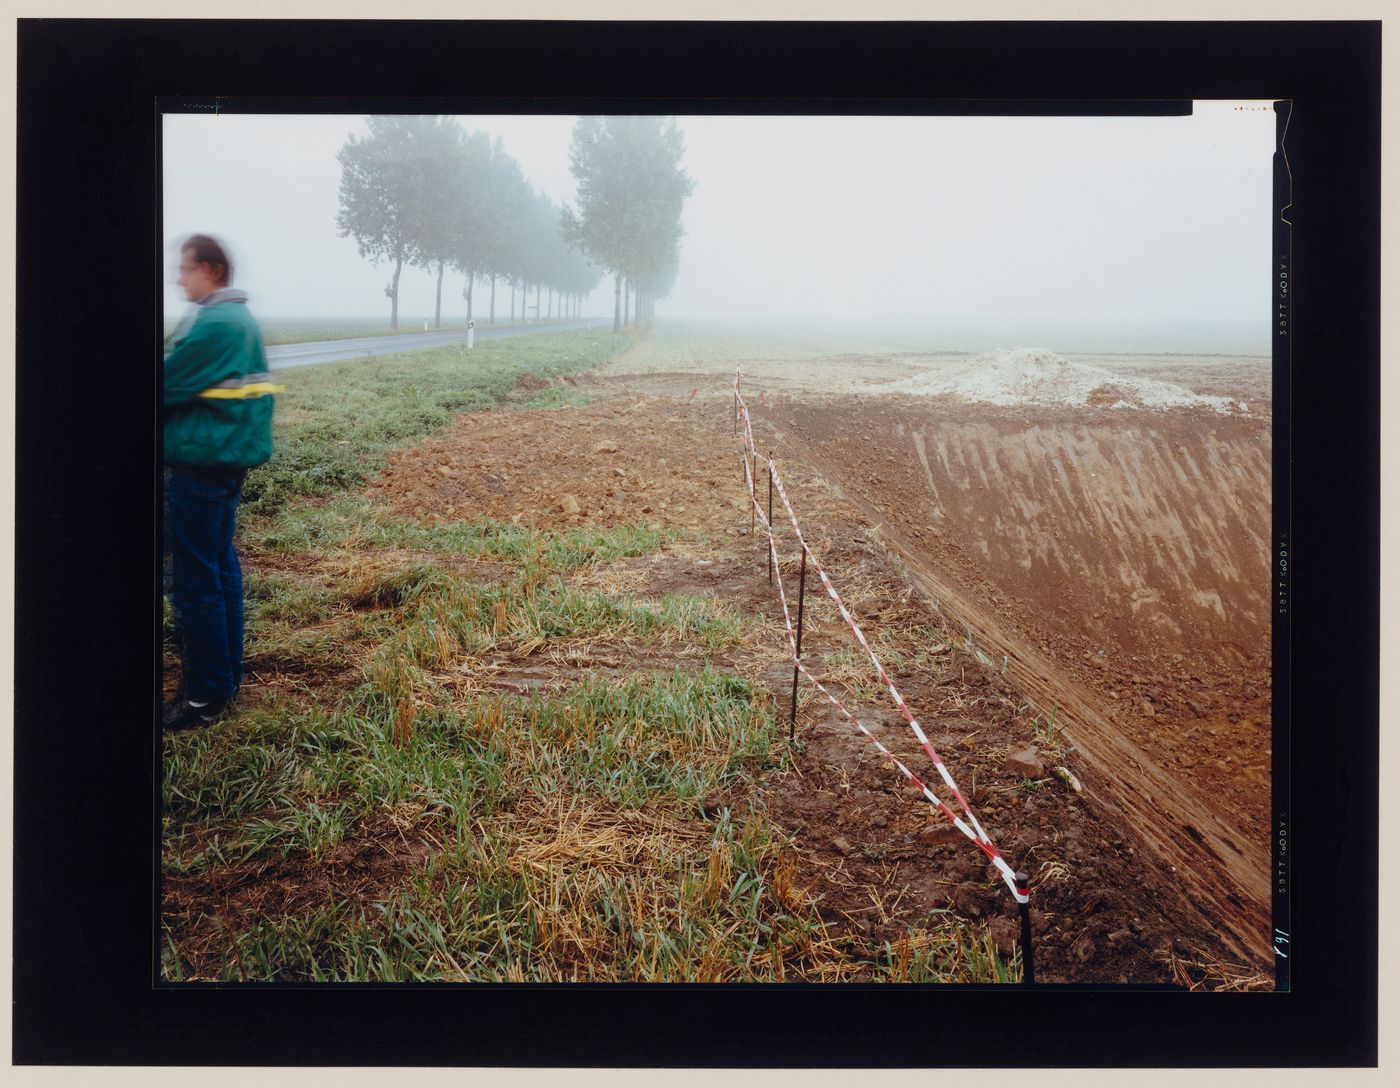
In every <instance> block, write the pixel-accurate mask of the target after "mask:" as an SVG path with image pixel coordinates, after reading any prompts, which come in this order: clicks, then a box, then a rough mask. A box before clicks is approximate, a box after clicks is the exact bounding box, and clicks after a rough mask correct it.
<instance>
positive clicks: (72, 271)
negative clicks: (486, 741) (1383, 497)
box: [13, 20, 1380, 1066]
mask: <svg viewBox="0 0 1400 1088" xmlns="http://www.w3.org/2000/svg"><path fill="white" fill-rule="evenodd" d="M466 57H470V58H471V60H470V63H469V64H468V63H465V62H464V58H466ZM18 59H19V68H18V73H19V125H20V128H19V158H18V164H19V214H18V218H17V225H18V243H19V257H20V261H21V264H20V267H21V268H22V269H23V275H22V276H21V277H20V278H19V280H18V304H19V310H18V312H19V320H18V328H17V334H16V335H17V349H18V357H17V380H16V427H17V440H18V458H17V469H18V496H17V498H18V510H17V558H16V568H17V569H16V572H15V585H16V612H17V638H16V651H15V656H16V676H17V690H16V735H15V755H16V770H15V773H16V782H15V823H14V826H15V840H16V842H15V859H14V860H15V888H16V901H15V914H14V918H15V955H16V960H15V974H14V981H15V1006H14V1021H13V1023H14V1058H15V1060H16V1061H18V1062H21V1063H28V1062H53V1063H63V1064H81V1063H99V1064H166V1063H178V1064H325V1065H334V1064H346V1065H372V1064H405V1065H413V1064H432V1065H439V1064H441V1065H453V1064H488V1065H489V1064H527V1065H552V1064H575V1065H737V1066H763V1065H790V1066H832V1065H864V1066H926V1065H927V1066H935V1065H936V1066H949V1065H953V1066H959V1065H961V1066H976V1065H983V1064H988V1065H1004V1064H1024V1065H1084V1066H1105V1065H1130V1066H1131V1065H1159V1064H1160V1065H1186V1066H1191V1065H1330V1064H1373V1063H1374V1060H1375V1055H1376V1030H1375V1029H1376V1017H1375V990H1376V978H1375V968H1374V954H1373V949H1374V945H1373V935H1374V934H1375V933H1376V920H1377V914H1376V906H1375V903H1376V881H1375V875H1374V874H1375V858H1376V856H1377V854H1376V832H1375V828H1376V813H1377V805H1376V797H1377V792H1376V791H1377V771H1376V768H1377V755H1378V743H1377V733H1376V720H1377V704H1376V697H1375V692H1376V690H1377V682H1378V669H1377V664H1376V662H1377V656H1378V623H1379V613H1378V600H1377V597H1378V569H1379V530H1378V524H1379V510H1378V495H1379V418H1378V403H1379V363H1378V360H1379V331H1378V312H1379V309H1378V308H1379V139H1380V136H1379V133H1380V128H1379V70H1380V68H1379V65H1380V31H1379V24H1375V23H1251V24H1246V23H1208V24H1192V23H1132V24H1068V23H1021V24H980V23H949V24H888V23H885V24H860V25H856V24H821V23H817V24H743V25H720V24H621V25H619V24H577V23H574V24H562V23H554V24H548V23H533V22H508V23H492V24H473V25H467V24H456V23H424V22H405V23H339V22H322V21H316V22H225V21H203V20H200V21H165V22H148V21H139V20H121V21H115V20H114V21H89V20H20V22H19V58H18ZM341 92H344V93H345V94H349V95H354V96H356V97H357V98H358V99H360V100H362V101H364V100H374V101H376V102H377V103H378V104H379V106H380V107H381V108H384V109H389V110H392V109H393V108H394V107H393V106H392V104H391V102H390V101H389V100H397V101H399V102H402V101H403V99H404V98H414V99H418V100H420V101H421V102H427V103H436V104H437V105H435V106H433V107H432V108H433V109H434V110H436V109H441V110H443V111H444V112H458V111H461V112H474V111H477V110H479V109H481V107H482V104H483V103H488V102H489V103H492V108H493V109H496V110H501V100H502V99H512V100H513V101H514V102H515V104H516V106H517V107H518V108H519V110H521V111H522V112H538V111H537V109H536V106H537V105H538V104H539V103H541V102H544V101H549V103H550V110H551V111H553V110H555V109H562V108H563V107H564V106H565V105H567V104H568V103H571V102H572V103H575V107H574V109H571V110H569V112H576V111H577V110H578V109H580V108H582V106H583V105H585V104H587V105H590V106H598V107H599V109H600V112H601V111H609V112H610V110H607V106H608V105H609V104H611V105H613V106H614V107H615V108H616V109H617V110H618V111H625V110H627V109H631V108H638V109H640V108H643V104H644V103H668V102H669V103H672V104H675V103H676V102H677V101H678V100H681V101H683V100H703V101H704V102H705V103H706V104H707V108H706V109H705V110H700V111H692V110H687V109H677V112H731V111H732V112H757V111H763V112H769V111H770V109H771V112H786V111H788V110H791V112H831V111H833V110H834V109H837V108H839V103H841V102H844V103H846V104H847V106H848V109H849V112H853V113H864V112H884V111H888V112H904V110H901V109H899V108H898V107H899V105H900V103H902V102H903V103H905V104H906V105H909V104H911V103H922V104H923V105H922V107H920V106H918V105H913V106H912V108H910V109H909V112H923V110H924V109H927V108H928V104H929V103H930V102H936V101H937V100H940V99H941V100H947V99H958V100H959V101H963V102H966V101H969V100H973V101H981V102H982V103H983V104H985V105H988V106H991V105H994V104H995V103H998V102H1000V103H1006V102H1008V101H1015V100H1020V99H1036V100H1040V101H1042V102H1043V101H1044V100H1046V99H1054V100H1059V101H1061V102H1075V101H1078V100H1084V99H1093V100H1104V99H1115V100H1119V101H1122V102H1134V101H1137V102H1142V101H1156V102H1169V101H1181V100H1189V99H1192V98H1258V99H1269V100H1272V99H1279V98H1288V99H1292V100H1293V102H1294V112H1293V116H1292V120H1291V122H1290V129H1289V139H1288V146H1289V149H1290V161H1291V165H1292V169H1293V175H1294V194H1293V195H1294V204H1295V206H1294V211H1293V221H1294V224H1295V226H1294V231H1293V263H1294V268H1295V277H1294V284H1295V290H1296V295H1295V297H1294V299H1293V303H1292V307H1293V313H1292V316H1293V321H1294V332H1295V339H1294V342H1293V350H1294V364H1295V371H1294V375H1293V443H1294V444H1293V485H1294V524H1293V527H1292V529H1293V556H1294V565H1293V568H1292V570H1293V587H1292V594H1293V597H1292V599H1293V605H1294V612H1293V624H1294V627H1293V655H1294V657H1293V662H1294V665H1293V705H1292V712H1293V720H1294V723H1295V735H1294V751H1295V764H1294V777H1293V786H1294V792H1295V796H1298V797H1304V796H1306V797H1310V798H1313V799H1314V801H1313V807H1314V808H1315V810H1316V815H1315V816H1313V817H1312V818H1310V819H1309V820H1306V821H1305V820H1303V819H1301V818H1300V817H1299V816H1298V815H1297V814H1295V815H1294V819H1293V823H1292V828H1291V831H1292V841H1293V843H1294V854H1293V861H1292V864H1293V867H1294V868H1293V874H1292V875H1293V897H1292V911H1293V921H1294V924H1293V929H1292V933H1291V939H1292V944H1291V951H1292V957H1293V962H1292V985H1293V991H1292V992H1291V993H1288V994H1272V995H1182V994H1167V993H1153V992H1142V993H1137V992H1123V991H1119V990H1097V991H1096V990H1082V991H1070V990H1046V991H1043V992H1036V993H1023V992H1006V991H992V992H989V991H965V990H961V991H956V992H950V991H929V990H918V989H889V988H887V989H874V990H870V989H861V988H853V987H836V988H819V989H796V990H790V989H778V990H775V989H772V988H762V989H744V988H725V989H721V990H702V989H696V988H691V987H665V988H659V989H657V988H639V987H616V988H603V989H592V988H590V989H587V990H580V989H564V988H480V989H470V990H466V989H461V988H456V989H451V990H443V989H440V988H422V989H390V988H376V987H364V988H355V989H346V988H338V989H333V990H329V991H314V990H286V989H280V990H279V989H271V988H267V989H264V988H243V989H238V990H232V989H218V990H200V991H194V990H188V989H185V990H169V989H164V990H158V989H155V988H153V987H152V984H151V981H152V980H151V971H150V964H151V956H152V949H151V936H150V935H151V918H150V887H151V881H152V859H151V848H150V842H151V827H152V823H151V821H152V819H153V806H152V790H151V786H152V783H151V773H150V768H151V766H152V758H153V743H154V737H153V734H152V730H151V728H150V726H149V724H148V723H149V717H148V715H149V712H150V701H151V698H152V688H151V676H150V668H151V651H152V641H153V632H154V631H155V629H156V624H155V616H154V613H153V608H152V600H151V593H150V587H151V580H150V572H151V571H152V569H153V567H152V561H151V552H152V541H153V533H152V527H153V525H154V510H155V508H156V507H155V493H154V490H153V487H152V472H151V465H152V464H153V461H154V450H155V445H156V443H155V419H154V404H155V394H154V388H155V372H154V368H153V350H152V348H153V335H152V333H153V328H154V325H153V320H152V313H153V309H152V304H153V301H154V300H153V299H152V259H153V258H152V254H151V249H150V243H151V239H153V238H154V237H156V230H155V207H154V204H153V202H152V200H151V198H150V194H151V192H152V185H153V182H154V180H155V178H156V176H157V162H158V160H157V155H156V143H155V132H154V129H155V125H154V118H155V108H154V104H155V101H156V99H157V98H158V97H166V98H170V97H179V96H184V95H194V94H201V95H207V96H215V95H217V96H221V97H224V96H226V98H227V100H229V101H236V100H238V99H266V98H276V99H280V100H282V101H283V102H287V103H288V104H291V103H290V100H296V99H301V100H303V101H302V108H307V106H306V102H308V101H310V100H314V99H321V100H325V99H327V98H331V99H334V98H335V97H336V96H337V95H338V94H339V93H341ZM444 92H449V93H444ZM833 101H835V102H836V103H838V106H833V105H832V103H833ZM720 102H724V103H728V108H719V106H718V104H719V103H720ZM210 104H211V106H212V105H213V104H214V100H213V98H212V97H211V98H210ZM507 105H509V103H507ZM813 105H819V106H820V108H818V109H812V108H811V107H812V106H813ZM765 106H767V107H769V108H768V109H765ZM225 108H227V107H225ZM415 108H419V107H418V106H417V105H415ZM502 112H504V111H502ZM932 112H937V111H936V110H935V111H932ZM1282 437H1283V436H1276V441H1281V440H1282ZM138 572H139V573H138ZM1299 734H1303V735H1302V736H1300V735H1299ZM1303 754H1305V757H1306V758H1300V757H1301V755H1303ZM1339 826H1340V827H1344V828H1345V829H1346V831H1347V834H1346V836H1345V837H1341V838H1339V837H1338V836H1336V835H1335V833H1334V828H1336V827H1339Z"/></svg>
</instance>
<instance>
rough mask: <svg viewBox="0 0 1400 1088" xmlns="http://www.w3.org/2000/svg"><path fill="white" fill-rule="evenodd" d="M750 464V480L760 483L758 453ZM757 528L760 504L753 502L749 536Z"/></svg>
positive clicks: (750, 508) (751, 504)
mask: <svg viewBox="0 0 1400 1088" xmlns="http://www.w3.org/2000/svg"><path fill="white" fill-rule="evenodd" d="M749 463H750V465H751V468H750V471H749V479H750V480H752V481H753V482H754V483H758V454H757V453H755V454H754V455H753V457H752V458H750V461H749ZM757 528H758V503H757V502H751V503H749V534H750V535H752V534H753V533H754V531H755V530H756V529H757Z"/></svg>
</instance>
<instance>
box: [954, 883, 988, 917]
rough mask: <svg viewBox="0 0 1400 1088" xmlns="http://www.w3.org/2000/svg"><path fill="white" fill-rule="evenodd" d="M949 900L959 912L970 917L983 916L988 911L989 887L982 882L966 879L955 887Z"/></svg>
mask: <svg viewBox="0 0 1400 1088" xmlns="http://www.w3.org/2000/svg"><path fill="white" fill-rule="evenodd" d="M948 902H949V903H951V904H952V905H953V909H954V910H956V911H957V912H958V913H959V914H961V915H964V916H965V917H968V918H981V917H982V915H983V914H985V913H986V912H987V889H985V888H983V887H982V886H981V885H980V884H973V883H972V882H971V881H965V882H964V883H962V884H959V885H958V886H957V887H956V888H954V889H953V894H952V895H950V896H949V897H948Z"/></svg>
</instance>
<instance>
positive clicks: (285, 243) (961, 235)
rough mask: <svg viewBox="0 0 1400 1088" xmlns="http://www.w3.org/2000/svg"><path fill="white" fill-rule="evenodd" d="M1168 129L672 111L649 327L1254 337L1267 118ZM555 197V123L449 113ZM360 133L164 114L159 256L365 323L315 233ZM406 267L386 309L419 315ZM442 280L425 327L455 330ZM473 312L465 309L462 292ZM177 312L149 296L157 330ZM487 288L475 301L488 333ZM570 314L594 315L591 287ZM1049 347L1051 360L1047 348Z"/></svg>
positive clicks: (1232, 112) (1265, 237) (327, 238)
mask: <svg viewBox="0 0 1400 1088" xmlns="http://www.w3.org/2000/svg"><path fill="white" fill-rule="evenodd" d="M1239 105H1252V106H1256V107H1257V106H1260V105H1265V104H1263V103H1200V102H1198V103H1197V104H1196V108H1195V112H1194V115H1193V116H1190V117H1164V118H1015V117H1007V118H960V117H930V118H910V117H850V118H847V117H682V118H680V119H679V125H680V127H681V130H682V132H683V133H684V137H685V143H686V153H685V158H684V166H685V168H686V169H687V170H688V172H689V173H690V175H691V176H692V178H694V180H695V191H694V194H693V195H692V197H691V198H690V200H689V201H688V203H687V205H686V210H685V219H684V225H685V231H686V234H685V238H684V240H683V242H682V253H681V271H680V275H679V277H678V279H677V281H676V285H675V288H674V290H673V292H672V295H671V297H670V298H669V299H667V300H665V301H664V302H662V303H661V304H659V306H658V318H660V319H664V318H667V317H683V318H723V319H745V318H762V319H804V320H810V319H814V318H846V319H903V320H913V321H920V322H932V323H937V322H951V323H959V322H961V323H967V322H973V323H977V322H981V323H986V324H991V325H995V324H996V323H998V322H1005V323H1008V324H1009V325H1018V326H1026V325H1031V326H1034V325H1036V323H1037V322H1041V323H1044V322H1057V321H1058V322H1069V323H1089V324H1094V323H1100V322H1107V323H1115V322H1116V323H1125V324H1129V325H1131V324H1133V323H1147V324H1151V323H1158V324H1162V323H1167V324H1174V325H1182V326H1191V325H1192V323H1199V324H1200V325H1201V326H1203V327H1204V326H1206V325H1209V324H1211V323H1212V322H1230V321H1234V322H1248V323H1250V324H1251V325H1252V323H1253V322H1254V321H1255V320H1257V321H1258V322H1259V324H1260V329H1261V336H1260V338H1259V342H1260V344H1261V345H1267V343H1268V330H1267V326H1268V321H1269V310H1270V298H1271V295H1270V283H1271V276H1270V264H1271V262H1270V221H1271V185H1272V182H1271V169H1272V165H1271V157H1272V152H1273V144H1274V123H1275V118H1274V113H1273V111H1272V109H1268V108H1265V109H1253V110H1241V109H1236V108H1235V107H1236V106H1239ZM461 121H462V122H463V124H464V125H465V126H466V127H469V128H477V129H484V130H486V131H488V132H490V133H492V134H499V135H500V136H501V137H502V138H503V140H504V143H505V148H506V151H507V152H508V153H509V154H511V155H513V156H514V157H515V158H516V159H517V160H518V161H519V162H520V164H521V166H522V168H523V170H524V172H525V176H526V177H527V178H528V179H529V180H530V182H531V183H532V184H533V185H534V186H535V187H536V188H537V189H540V190H543V191H544V192H546V193H548V194H549V195H550V196H551V197H552V198H553V199H554V200H555V201H556V202H560V201H572V197H573V191H574V185H573V177H572V175H571V174H570V172H569V163H568V143H569V133H570V129H571V127H572V125H573V121H574V119H573V118H572V117H558V116H553V117H519V116H511V117H463V118H461ZM365 131H366V126H365V122H364V118H363V117H355V116H267V115H261V116H254V115H242V116H240V115H229V114H221V115H219V116H209V115H206V114H201V115H186V114H180V115H169V114H168V115H166V116H165V118H164V133H163V141H164V186H165V191H164V210H165V219H164V226H165V234H166V243H167V252H166V254H165V255H164V257H165V265H166V268H167V270H168V273H167V279H169V280H173V268H174V264H175V263H176V262H175V257H174V255H173V253H172V252H171V251H170V249H169V247H170V246H171V245H173V243H174V242H175V241H176V240H177V239H178V238H179V237H180V236H181V235H183V234H186V233H189V232H191V231H196V230H198V231H206V232H209V233H213V234H215V235H218V236H219V237H221V238H223V239H224V240H225V241H226V242H227V243H228V245H229V247H230V250H231V252H232V254H233V258H234V261H235V266H236V267H235V274H234V278H235V283H236V284H237V285H238V286H241V287H244V288H245V289H246V290H248V291H249V293H250V295H251V296H252V304H253V307H254V310H255V312H256V313H257V314H259V315H263V316H269V317H272V316H317V317H347V318H348V317H376V316H379V315H381V314H382V315H384V317H385V320H386V322H387V314H388V299H387V298H385V296H384V293H383V289H384V285H385V284H386V283H387V282H388V280H389V278H390V275H391V272H392V268H391V267H390V266H388V265H387V264H381V265H380V266H379V267H378V268H375V267H374V266H372V265H371V264H370V263H369V262H368V261H366V260H364V259H362V258H361V257H360V256H359V255H358V253H357V251H356V248H355V243H354V241H353V239H349V238H339V237H337V235H336V229H335V213H336V209H337V206H338V199H337V190H338V185H339V179H340V165H339V163H338V162H337V161H336V158H335V153H336V151H337V150H338V149H339V148H340V147H341V146H342V145H343V144H344V143H345V139H346V136H347V135H348V134H349V133H351V132H354V133H356V134H363V133H364V132H365ZM433 285H434V279H433V277H432V276H431V275H429V274H428V273H425V272H421V271H416V270H408V269H406V270H405V272H404V275H403V279H402V282H401V288H400V314H401V316H402V319H403V320H404V321H405V322H407V321H412V320H414V319H421V318H422V317H425V316H431V314H432V309H433ZM462 285H463V280H462V277H461V276H453V275H451V274H450V273H449V275H448V277H447V278H446V279H445V281H444V286H443V307H444V317H445V318H451V319H458V320H460V319H461V318H462V317H464V316H465V303H464V302H463V301H462V298H461V288H462ZM476 299H477V302H476V312H477V315H478V316H480V315H481V314H483V313H484V296H483V295H482V294H481V293H478V294H477V296H476ZM185 305H187V304H186V303H184V301H183V298H182V296H181V294H180V293H179V292H178V291H177V290H176V289H175V288H173V287H170V288H168V289H167V292H166V307H167V313H168V314H171V315H172V316H173V315H174V314H176V313H178V312H179V311H180V310H181V309H182V308H183V307H184V306H185ZM507 307H508V291H507V295H506V297H504V298H503V297H502V295H501V292H500V288H499V287H498V290H497V316H498V319H499V318H500V317H501V316H502V315H503V314H504V313H505V311H506V309H507ZM585 312H588V313H592V314H596V315H600V316H610V315H611V312H612V296H611V288H610V281H609V284H608V286H606V287H603V288H600V289H599V291H598V292H596V294H595V296H594V297H593V299H591V300H590V302H589V304H588V305H587V306H586V309H585ZM1052 346H1053V345H1052Z"/></svg>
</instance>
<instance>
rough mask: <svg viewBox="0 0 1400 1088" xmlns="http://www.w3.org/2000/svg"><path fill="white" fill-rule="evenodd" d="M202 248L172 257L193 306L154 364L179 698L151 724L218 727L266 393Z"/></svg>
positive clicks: (222, 265)
mask: <svg viewBox="0 0 1400 1088" xmlns="http://www.w3.org/2000/svg"><path fill="white" fill-rule="evenodd" d="M231 272H232V268H231V266H230V263H229V259H228V255H227V254H226V253H225V252H224V249H223V247H222V246H221V245H220V244H219V243H218V242H217V241H215V240H214V239H213V238H210V237H208V236H207V235H203V234H193V235H191V236H190V237H189V238H187V239H185V241H184V242H183V243H181V246H180V278H179V280H178V283H179V285H180V286H181V287H182V288H184V291H185V297H186V298H188V299H189V300H190V301H191V302H194V303H196V304H198V306H199V310H198V312H197V314H196V316H195V319H194V321H193V323H192V324H190V325H189V327H188V329H186V330H185V331H184V332H183V335H178V336H177V338H176V340H175V343H174V348H173V350H172V351H171V352H170V354H168V355H167V356H166V357H165V375H164V385H165V398H164V408H163V412H162V416H163V420H164V435H165V463H166V465H167V466H168V467H169V469H170V472H169V484H168V486H167V489H166V499H167V503H168V505H169V508H170V551H171V560H172V566H173V571H172V574H173V584H172V593H171V599H172V602H173V604H174V605H175V608H176V610H177V611H178V612H179V614H180V619H181V624H182V626H183V628H184V646H183V668H182V676H181V693H180V696H179V698H177V699H175V700H173V701H171V702H168V703H166V704H165V708H164V711H163V713H162V723H163V725H164V727H165V728H167V729H185V728H189V727H191V726H197V725H203V724H208V723H210V722H214V721H217V720H218V719H219V718H220V717H222V716H223V715H224V714H225V713H226V712H227V711H228V710H229V708H230V707H231V706H232V705H233V701H234V699H235V698H236V696H237V694H238V686H239V684H240V683H241V682H242V680H243V572H242V570H241V568H240V567H239V565H238V555H237V553H236V552H235V551H234V545H233V534H234V528H235V525H236V514H237V509H238V497H239V493H240V491H241V490H242V487H243V478H244V476H246V475H247V472H248V469H250V468H252V467H254V466H255V465H260V464H262V463H263V462H264V461H266V460H267V459H268V458H269V457H271V456H272V404H273V400H272V396H271V394H272V393H275V392H279V391H280V389H279V387H277V386H274V385H273V384H272V383H271V381H270V380H269V379H270V375H269V374H268V373H267V359H266V357H265V356H264V355H263V344H262V334H261V332H259V330H258V326H257V323H256V322H255V321H254V320H253V318H252V315H250V314H249V313H248V307H247V301H248V296H247V294H246V293H244V292H243V291H239V290H235V289H234V288H232V287H230V286H229V279H230V273H231Z"/></svg>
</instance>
